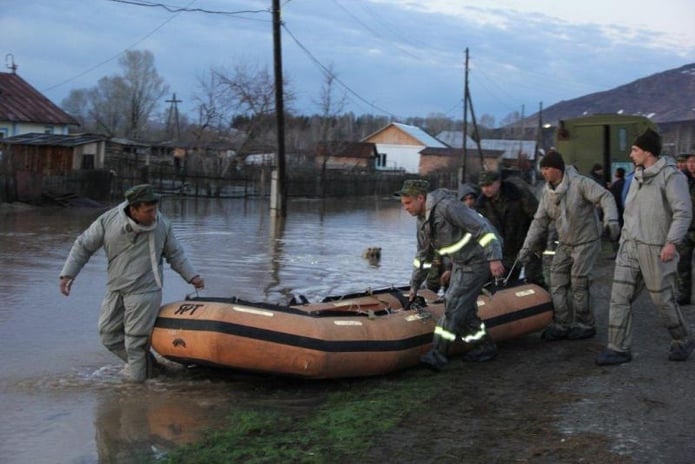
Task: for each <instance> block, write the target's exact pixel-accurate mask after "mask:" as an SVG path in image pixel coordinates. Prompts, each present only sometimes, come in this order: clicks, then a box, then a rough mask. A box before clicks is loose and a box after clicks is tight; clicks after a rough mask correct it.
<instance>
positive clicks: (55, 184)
mask: <svg viewBox="0 0 695 464" xmlns="http://www.w3.org/2000/svg"><path fill="white" fill-rule="evenodd" d="M105 147H106V137H105V136H102V135H97V134H80V135H77V134H73V135H60V134H35V133H34V134H23V135H15V136H13V137H5V138H3V139H0V154H1V155H2V156H1V157H0V168H1V169H0V172H3V173H6V175H8V176H11V177H12V178H13V179H14V181H13V182H12V184H14V187H15V190H16V192H15V195H10V199H18V200H21V201H38V200H39V199H40V198H41V197H42V196H45V195H47V194H50V195H62V194H66V193H76V194H77V193H79V194H81V195H84V196H89V197H91V198H96V199H104V198H107V197H108V194H109V189H110V178H111V176H110V174H109V173H108V172H105V171H104V170H103V167H104V159H105V152H106V149H105Z"/></svg>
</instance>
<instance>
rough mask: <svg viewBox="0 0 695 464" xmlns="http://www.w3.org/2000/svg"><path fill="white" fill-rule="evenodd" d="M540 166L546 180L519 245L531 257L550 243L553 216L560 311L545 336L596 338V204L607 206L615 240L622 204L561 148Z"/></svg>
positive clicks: (522, 256)
mask: <svg viewBox="0 0 695 464" xmlns="http://www.w3.org/2000/svg"><path fill="white" fill-rule="evenodd" d="M540 166H541V174H543V177H544V178H545V180H546V182H547V183H546V186H545V187H544V188H543V193H542V196H541V201H540V203H539V205H538V210H537V211H536V214H535V215H534V217H533V221H532V222H531V226H530V227H529V231H528V234H527V235H526V240H524V244H523V245H522V247H521V251H519V261H520V262H522V263H524V264H525V263H527V262H528V261H529V259H530V257H531V254H532V253H533V250H534V248H535V247H537V246H538V245H539V244H540V245H545V240H546V237H547V234H548V228H549V227H550V226H551V224H552V223H553V222H554V224H555V230H556V231H557V240H558V245H557V248H556V249H555V254H554V256H553V261H552V264H551V266H550V295H551V297H552V299H553V309H554V311H555V313H554V316H553V323H552V324H551V325H550V326H548V328H546V329H545V330H544V331H543V333H542V335H541V336H542V338H543V339H545V340H561V339H570V340H578V339H583V338H591V337H593V336H594V335H596V322H595V319H594V313H593V311H592V308H591V294H590V287H591V275H592V271H593V267H594V263H595V262H596V257H597V256H598V254H599V252H600V251H601V226H600V223H599V219H598V214H597V212H596V204H599V205H600V206H601V209H602V210H603V223H604V227H605V228H607V229H608V230H609V233H610V236H611V239H613V240H617V238H618V235H619V233H620V227H619V226H618V208H617V207H616V205H615V199H613V195H612V194H611V193H610V192H609V191H608V190H606V189H605V188H603V187H602V186H600V185H599V184H597V183H596V182H594V181H593V180H592V179H590V178H589V177H585V176H582V175H580V174H579V173H577V171H576V170H575V169H574V168H573V167H572V166H567V167H565V162H564V160H563V159H562V156H561V155H560V153H558V152H557V151H554V150H551V151H549V152H548V154H546V155H545V156H544V157H543V159H542V160H541V162H540ZM570 299H571V302H570Z"/></svg>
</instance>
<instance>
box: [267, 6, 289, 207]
mask: <svg viewBox="0 0 695 464" xmlns="http://www.w3.org/2000/svg"><path fill="white" fill-rule="evenodd" d="M281 26H282V20H281V17H280V0H273V51H274V62H275V120H276V126H277V127H276V130H277V155H276V156H275V161H276V163H275V166H276V168H275V170H274V171H273V175H272V178H271V181H270V213H271V215H274V216H276V217H287V179H286V174H285V110H284V105H285V104H284V98H283V93H284V89H283V79H282V43H281V40H280V39H281V30H280V27H281Z"/></svg>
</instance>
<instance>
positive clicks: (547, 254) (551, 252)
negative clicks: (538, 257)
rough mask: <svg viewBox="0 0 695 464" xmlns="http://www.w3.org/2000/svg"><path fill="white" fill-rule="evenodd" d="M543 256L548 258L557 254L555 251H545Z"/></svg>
mask: <svg viewBox="0 0 695 464" xmlns="http://www.w3.org/2000/svg"><path fill="white" fill-rule="evenodd" d="M543 254H544V255H546V256H552V255H554V254H555V252H554V251H553V250H545V251H544V252H543Z"/></svg>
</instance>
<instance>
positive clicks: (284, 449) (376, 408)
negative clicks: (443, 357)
mask: <svg viewBox="0 0 695 464" xmlns="http://www.w3.org/2000/svg"><path fill="white" fill-rule="evenodd" d="M440 375H441V374H440ZM435 377H439V376H433V374H432V373H430V372H428V371H424V370H412V371H409V372H406V373H403V374H401V375H393V376H387V377H380V378H374V379H362V380H354V381H344V382H338V383H336V384H335V385H329V386H328V387H327V389H326V390H327V392H326V393H325V398H324V399H323V401H322V402H321V403H319V406H318V407H316V408H314V409H313V410H311V411H302V412H297V411H296V410H293V411H290V412H288V411H286V410H278V409H269V408H265V409H260V408H252V409H251V408H249V409H239V410H235V411H233V412H232V414H231V415H230V416H229V419H228V425H227V426H226V428H224V429H223V430H219V431H214V432H210V433H208V434H207V435H206V436H205V437H204V438H203V439H202V440H201V441H200V442H198V443H195V444H192V445H187V446H183V447H180V448H177V449H175V450H173V451H171V452H170V453H169V454H168V455H167V456H165V457H164V458H162V459H160V460H158V461H157V462H158V463H162V464H175V463H185V464H197V463H200V464H203V463H205V464H214V463H229V462H244V463H248V464H254V463H275V462H293V463H307V464H312V463H325V462H329V461H334V462H344V461H349V460H352V461H354V462H358V460H359V457H360V456H361V455H363V454H364V453H365V452H366V451H367V450H368V449H369V448H370V447H371V446H372V445H374V443H375V440H376V439H378V438H379V436H380V435H381V434H383V433H385V432H387V431H389V430H391V429H392V428H394V427H395V426H397V425H398V424H399V423H400V422H401V421H402V420H403V419H404V418H405V417H406V416H408V415H410V414H416V413H418V412H419V411H422V410H424V408H425V407H426V404H427V402H428V401H429V400H430V399H431V398H433V397H434V396H435V395H436V394H437V393H438V392H439V391H440V388H439V385H441V382H440V381H441V380H442V377H443V376H442V377H440V378H438V379H437V378H435ZM299 388H301V387H299Z"/></svg>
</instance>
